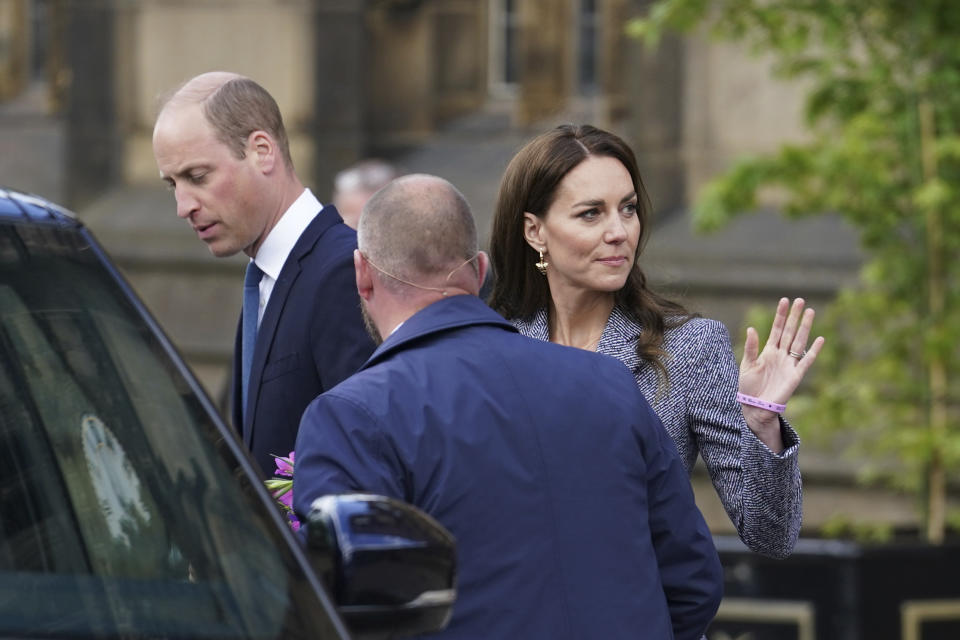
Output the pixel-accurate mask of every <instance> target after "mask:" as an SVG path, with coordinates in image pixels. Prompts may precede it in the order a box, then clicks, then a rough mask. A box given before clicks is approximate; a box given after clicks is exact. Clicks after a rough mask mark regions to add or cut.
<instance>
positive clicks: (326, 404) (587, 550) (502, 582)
mask: <svg viewBox="0 0 960 640" xmlns="http://www.w3.org/2000/svg"><path fill="white" fill-rule="evenodd" d="M358 241H359V249H358V251H356V252H355V253H354V268H355V271H356V281H357V288H358V290H359V293H360V297H361V299H362V300H363V305H364V313H365V316H366V318H367V320H368V327H370V328H372V329H374V330H375V331H376V333H377V334H378V335H379V336H383V338H384V341H383V343H382V344H381V345H380V347H379V348H378V349H377V351H375V352H374V354H373V355H372V356H371V357H370V359H369V360H367V362H366V363H365V364H364V365H363V366H362V367H361V370H360V371H359V372H358V373H356V374H355V375H353V376H352V377H350V378H348V379H347V380H346V381H344V382H342V383H340V384H339V385H337V386H336V387H334V388H333V389H332V390H330V391H327V392H326V393H324V394H323V395H321V396H320V397H319V398H317V399H316V400H315V401H314V402H313V403H311V404H310V406H309V407H308V408H307V411H306V412H305V413H304V417H303V421H302V422H301V425H300V434H299V436H298V438H297V446H296V455H297V457H296V472H295V474H294V492H293V493H294V507H295V510H296V511H297V514H298V515H299V516H300V517H301V519H303V516H305V515H306V513H307V512H308V511H309V508H310V504H311V503H312V502H313V500H315V499H316V498H317V497H319V496H321V495H324V494H331V493H343V492H352V491H364V492H372V493H377V494H383V495H387V496H391V497H394V498H398V499H401V500H405V501H407V502H410V503H412V504H415V505H417V506H418V507H420V508H422V509H424V510H425V511H426V512H428V513H429V514H430V515H432V516H433V517H434V518H436V519H437V520H438V521H439V522H441V523H442V524H443V525H444V526H446V527H447V528H448V529H450V531H451V532H452V533H453V534H454V536H455V537H456V539H457V561H458V569H459V571H458V584H457V591H458V595H457V603H456V605H455V607H454V613H453V617H452V620H451V622H450V625H449V627H448V628H447V629H446V630H445V631H444V632H442V633H440V634H439V636H437V637H443V638H464V639H466V638H471V639H474V638H523V639H524V640H537V639H541V638H542V639H543V640H563V639H571V640H573V639H576V640H582V639H583V638H605V639H618V638H656V639H658V640H660V639H664V638H680V639H683V640H696V639H699V638H700V637H701V634H702V633H703V631H704V630H705V629H706V627H707V625H708V623H709V622H710V620H711V619H712V617H713V615H714V614H715V613H716V610H717V607H718V606H719V603H720V598H721V595H722V584H723V580H722V571H721V567H720V562H719V559H718V557H717V552H716V550H715V548H714V546H713V540H712V538H711V536H710V532H709V530H708V529H707V526H706V524H705V523H704V521H703V518H702V517H701V515H700V512H699V511H698V510H697V507H696V505H695V504H694V501H693V495H692V491H691V489H690V481H689V479H688V478H687V474H686V472H685V471H684V467H683V464H682V463H681V461H680V459H679V457H678V455H677V453H676V450H675V448H674V446H673V443H672V441H671V440H670V438H669V437H668V436H667V434H666V432H665V431H664V429H663V427H662V425H661V424H660V422H659V420H658V419H657V417H656V415H655V414H654V413H653V411H652V410H651V409H650V407H649V406H648V405H647V403H646V401H645V400H644V398H643V396H642V395H641V394H640V392H639V390H638V389H637V386H636V383H635V382H634V380H633V376H632V375H631V374H630V372H629V371H628V370H627V369H626V368H625V367H624V366H623V365H622V364H620V363H619V362H618V361H616V360H615V359H613V358H609V357H606V356H602V355H598V354H596V353H591V352H587V351H583V350H580V349H573V348H568V347H563V346H559V345H555V344H551V343H548V342H540V341H536V340H531V339H528V338H525V337H523V336H521V335H519V334H518V333H517V332H516V331H515V330H514V328H513V326H512V325H510V324H509V323H508V322H506V321H505V320H504V319H503V318H502V317H500V316H499V315H498V314H496V313H495V312H493V311H492V310H490V309H489V308H488V307H487V306H486V305H484V303H483V302H482V301H481V300H480V299H479V298H477V297H476V294H477V292H478V290H479V287H480V283H481V282H482V281H483V277H484V273H485V271H486V269H487V256H486V255H485V254H484V253H482V252H478V250H477V234H476V228H475V226H474V222H473V217H472V215H471V213H470V209H469V207H468V205H467V203H466V201H465V200H464V199H463V196H462V195H461V194H460V193H459V192H458V191H457V190H456V189H455V188H454V187H453V186H452V185H450V184H449V183H448V182H446V181H444V180H441V179H440V178H435V177H432V176H424V175H413V176H408V177H404V178H399V179H398V180H396V181H395V182H393V183H391V184H390V185H388V186H387V187H384V188H383V189H382V190H381V191H379V192H378V193H377V194H376V195H375V196H374V197H373V199H372V200H371V201H370V202H369V203H368V204H367V206H366V208H365V209H364V213H363V216H362V217H361V219H360V225H359V235H358ZM431 637H434V636H431Z"/></svg>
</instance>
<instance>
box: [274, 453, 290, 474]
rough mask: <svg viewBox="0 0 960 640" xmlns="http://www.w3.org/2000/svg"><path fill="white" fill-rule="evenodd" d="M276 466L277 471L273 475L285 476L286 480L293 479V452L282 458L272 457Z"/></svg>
mask: <svg viewBox="0 0 960 640" xmlns="http://www.w3.org/2000/svg"><path fill="white" fill-rule="evenodd" d="M274 458H275V460H276V464H277V470H276V471H274V474H275V475H278V476H287V477H288V478H292V477H293V451H291V452H290V454H289V455H288V456H287V457H286V458H284V457H282V456H274Z"/></svg>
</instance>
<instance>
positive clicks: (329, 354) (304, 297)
mask: <svg viewBox="0 0 960 640" xmlns="http://www.w3.org/2000/svg"><path fill="white" fill-rule="evenodd" d="M356 246H357V235H356V232H354V230H353V229H351V228H350V227H348V226H347V225H345V224H344V223H343V220H342V219H341V218H340V214H339V213H337V210H336V209H335V208H334V207H333V206H330V205H328V206H326V207H324V208H323V209H322V210H321V211H320V213H318V214H317V215H316V217H314V219H313V220H312V221H311V222H310V224H309V225H308V226H307V228H306V230H304V232H303V234H301V236H300V239H299V240H298V241H297V243H296V245H295V246H294V248H293V251H291V252H290V255H289V256H288V257H287V260H286V262H285V263H284V264H283V269H282V270H281V271H280V277H279V278H278V279H277V282H276V284H275V285H274V287H273V291H272V293H271V294H270V300H269V302H268V303H267V308H266V309H265V310H264V313H263V319H262V320H261V322H260V329H259V330H258V332H257V344H256V347H255V348H254V352H253V363H252V365H251V369H250V389H249V397H248V398H247V403H248V410H247V412H246V414H245V416H244V419H243V420H242V423H241V411H240V398H241V396H242V394H241V393H240V375H239V366H240V337H241V336H240V333H241V332H240V329H239V328H238V329H237V341H236V347H235V351H234V369H233V424H234V425H240V426H239V427H238V430H239V431H240V434H241V437H242V438H243V442H244V444H245V445H246V446H247V448H248V449H249V450H250V451H251V452H252V454H253V457H254V459H255V460H256V461H257V463H258V464H259V466H260V467H261V468H262V469H263V472H264V474H265V475H266V476H267V477H271V476H273V472H274V469H275V468H276V465H275V463H274V458H273V456H274V455H281V456H285V455H287V454H288V453H290V452H291V451H292V450H293V446H294V444H295V443H296V438H297V428H298V427H299V425H300V418H301V416H302V415H303V410H304V409H305V408H306V407H307V405H308V404H309V403H310V401H311V400H313V399H314V398H316V397H317V396H318V395H320V394H321V393H323V392H324V391H326V390H327V389H330V388H332V387H333V386H335V385H336V384H337V383H338V382H340V381H341V380H343V379H344V378H346V377H348V376H349V375H350V374H352V373H354V372H355V371H356V370H357V369H358V368H359V367H360V365H361V364H363V362H364V361H365V360H366V359H367V357H368V356H369V355H370V354H371V353H372V352H373V350H374V344H373V341H372V340H371V339H370V336H369V335H367V332H366V330H365V329H364V328H363V320H362V318H361V316H360V296H359V295H358V294H357V285H356V278H355V276H354V271H353V250H354V249H355V248H356Z"/></svg>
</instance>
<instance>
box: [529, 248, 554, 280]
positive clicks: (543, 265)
mask: <svg viewBox="0 0 960 640" xmlns="http://www.w3.org/2000/svg"><path fill="white" fill-rule="evenodd" d="M539 253H540V262H537V263H536V264H534V265H533V266H535V267H536V268H537V271H539V272H540V274H541V275H544V276H545V275H547V267H549V266H550V263H549V262H547V261H546V260H544V259H543V249H540V250H539Z"/></svg>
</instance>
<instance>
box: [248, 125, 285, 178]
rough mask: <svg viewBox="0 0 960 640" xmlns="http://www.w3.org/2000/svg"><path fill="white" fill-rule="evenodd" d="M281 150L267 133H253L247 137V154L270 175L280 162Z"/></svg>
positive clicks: (258, 131)
mask: <svg viewBox="0 0 960 640" xmlns="http://www.w3.org/2000/svg"><path fill="white" fill-rule="evenodd" d="M279 152H280V149H279V147H277V143H276V142H275V141H274V139H273V138H272V137H271V136H270V134H269V133H267V132H266V131H260V130H257V131H253V132H252V133H251V134H250V135H249V136H247V146H246V153H247V157H249V158H251V159H252V160H253V161H254V162H255V163H256V165H257V166H258V167H259V168H260V170H261V171H263V172H264V173H270V172H272V171H273V170H274V168H275V167H276V166H277V162H278V161H279V160H280V154H279Z"/></svg>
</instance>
